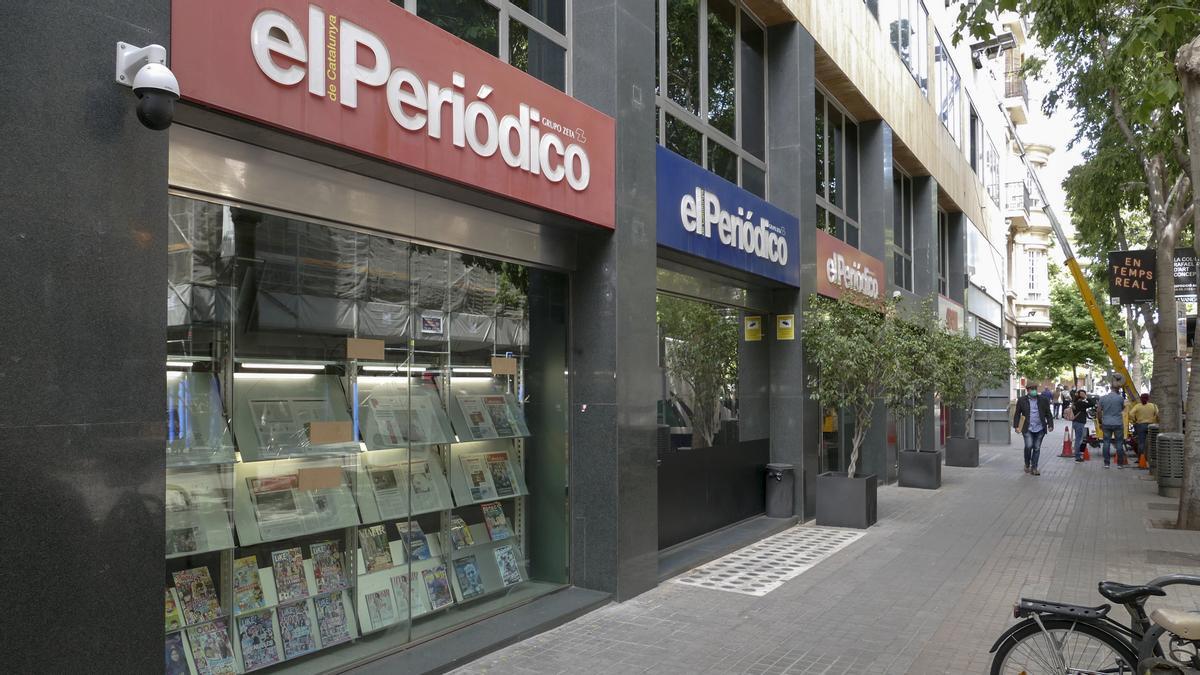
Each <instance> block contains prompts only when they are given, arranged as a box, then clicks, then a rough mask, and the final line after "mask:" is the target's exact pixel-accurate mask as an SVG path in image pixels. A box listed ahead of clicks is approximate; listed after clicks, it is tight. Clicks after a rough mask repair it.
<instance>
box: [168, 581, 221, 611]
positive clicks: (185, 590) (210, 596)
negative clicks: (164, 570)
mask: <svg viewBox="0 0 1200 675" xmlns="http://www.w3.org/2000/svg"><path fill="white" fill-rule="evenodd" d="M171 576H172V578H174V580H175V592H176V594H178V596H179V604H180V607H181V608H182V609H183V618H184V620H185V621H186V622H187V623H188V625H191V624H196V623H201V622H203V621H211V620H213V619H215V618H217V617H218V616H220V615H221V603H220V601H219V600H217V591H216V588H215V587H214V586H213V582H212V577H211V576H210V575H209V573H208V568H207V567H196V568H193V569H190V570H180V571H178V572H175V573H174V574H172V575H171Z"/></svg>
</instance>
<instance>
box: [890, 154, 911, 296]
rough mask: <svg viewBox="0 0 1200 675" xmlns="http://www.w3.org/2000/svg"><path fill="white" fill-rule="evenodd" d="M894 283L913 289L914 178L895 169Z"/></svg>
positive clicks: (893, 215) (893, 189)
mask: <svg viewBox="0 0 1200 675" xmlns="http://www.w3.org/2000/svg"><path fill="white" fill-rule="evenodd" d="M892 191H893V194H892V198H893V200H894V204H893V209H894V210H893V212H892V263H893V269H892V283H893V284H894V285H895V286H896V287H897V288H903V289H904V290H907V291H910V292H911V291H912V290H913V260H912V259H913V185H912V179H911V178H909V177H908V176H906V175H905V174H903V173H901V172H900V169H899V168H898V167H897V168H895V169H893V178H892Z"/></svg>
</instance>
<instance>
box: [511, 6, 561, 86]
mask: <svg viewBox="0 0 1200 675" xmlns="http://www.w3.org/2000/svg"><path fill="white" fill-rule="evenodd" d="M508 61H509V63H511V64H512V65H514V66H516V67H517V68H520V69H521V70H523V71H525V72H527V73H529V74H530V75H533V76H534V77H536V78H537V79H539V80H541V81H542V82H545V83H546V84H548V85H550V86H552V87H554V88H556V89H558V90H559V91H565V90H566V87H567V50H566V49H564V48H563V47H560V46H558V45H556V44H554V43H553V42H552V41H550V40H549V39H547V38H546V37H544V36H542V35H541V34H539V33H537V32H536V31H531V30H529V27H528V26H526V25H525V24H523V23H521V22H520V21H517V20H515V19H514V20H512V21H509V24H508Z"/></svg>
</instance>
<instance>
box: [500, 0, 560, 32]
mask: <svg viewBox="0 0 1200 675" xmlns="http://www.w3.org/2000/svg"><path fill="white" fill-rule="evenodd" d="M512 5H513V6H514V7H519V8H521V9H523V10H525V11H526V12H529V13H530V14H531V15H533V17H534V18H535V19H538V20H540V21H541V22H542V23H544V24H546V25H547V26H550V27H551V28H553V29H554V30H556V31H558V32H560V33H563V32H566V26H567V0H512Z"/></svg>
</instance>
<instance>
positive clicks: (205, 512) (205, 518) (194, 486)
mask: <svg viewBox="0 0 1200 675" xmlns="http://www.w3.org/2000/svg"><path fill="white" fill-rule="evenodd" d="M232 480H233V471H232V469H230V468H227V467H223V466H221V467H214V466H189V467H186V468H168V469H167V485H166V502H165V503H166V557H167V559H168V560H170V559H171V558H178V557H182V556H189V555H197V554H200V553H206V552H209V551H219V550H223V549H228V548H233V528H232V525H231V523H230V520H229V511H230V502H229V498H230V494H231V492H232V487H233V486H232V485H231V482H232Z"/></svg>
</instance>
